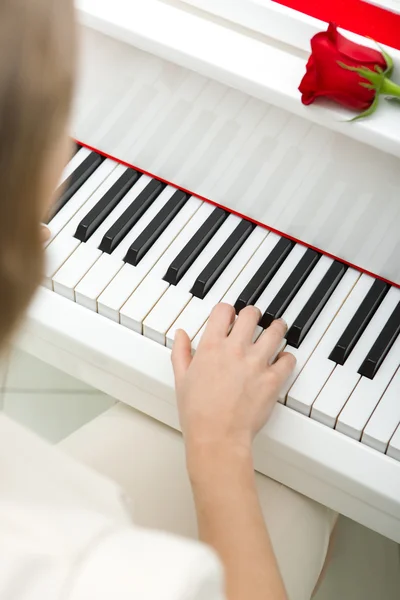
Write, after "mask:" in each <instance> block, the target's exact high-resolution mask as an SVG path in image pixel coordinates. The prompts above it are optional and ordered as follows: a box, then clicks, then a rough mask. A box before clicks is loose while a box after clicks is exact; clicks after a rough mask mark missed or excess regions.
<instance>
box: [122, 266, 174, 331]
mask: <svg viewBox="0 0 400 600" xmlns="http://www.w3.org/2000/svg"><path fill="white" fill-rule="evenodd" d="M168 287H169V284H168V283H167V282H166V281H164V280H163V279H156V278H155V277H147V278H146V279H145V280H144V281H143V282H142V283H141V284H140V285H139V287H138V288H137V290H136V291H135V293H134V294H133V296H132V297H131V298H130V299H129V300H128V302H127V303H126V304H125V305H124V306H123V307H122V308H121V311H120V322H121V325H125V327H129V329H133V331H136V332H137V333H143V326H142V323H143V321H144V320H145V318H146V316H147V315H148V313H149V312H150V311H151V309H152V308H153V306H155V304H156V303H157V302H158V301H159V300H160V298H161V297H162V295H163V294H164V293H165V292H166V291H167V289H168Z"/></svg>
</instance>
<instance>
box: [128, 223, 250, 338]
mask: <svg viewBox="0 0 400 600" xmlns="http://www.w3.org/2000/svg"><path fill="white" fill-rule="evenodd" d="M240 221H241V219H240V218H239V217H236V216H235V215H229V217H228V218H227V219H226V221H225V222H224V223H223V224H222V226H221V227H220V228H219V230H218V231H217V232H216V233H215V234H214V235H213V237H212V238H211V240H210V241H209V242H208V244H207V245H206V247H205V248H204V250H203V251H202V252H201V253H200V255H199V256H198V257H197V258H196V260H195V261H194V262H193V264H192V265H191V267H190V268H189V269H188V271H187V272H186V273H185V275H184V276H183V277H182V279H181V280H180V281H179V283H178V285H177V286H175V289H172V288H173V287H174V286H171V289H169V290H168V291H167V292H166V293H165V294H164V295H163V297H162V298H160V302H159V303H158V304H157V305H156V306H155V307H154V308H153V309H152V310H151V312H150V311H148V313H147V314H148V316H147V317H146V319H145V321H144V323H143V328H144V329H143V332H144V335H147V333H149V334H150V335H151V337H152V339H153V340H155V339H156V338H157V340H159V339H160V340H161V339H162V340H163V342H162V343H163V344H164V345H165V336H166V333H167V331H168V329H169V328H170V327H171V326H172V324H173V323H174V321H175V320H176V319H177V318H178V317H179V315H180V313H181V312H182V310H183V309H184V308H185V306H186V305H187V303H188V302H189V300H190V299H191V298H192V294H190V293H189V290H190V289H191V288H192V286H193V284H194V282H195V279H196V277H197V275H199V274H200V273H201V272H202V270H203V269H204V268H205V266H206V265H207V264H208V262H209V261H210V260H211V259H212V258H213V256H214V255H215V254H216V252H217V251H218V250H219V249H220V248H221V246H222V245H223V244H224V242H225V241H226V240H227V239H228V237H229V236H230V235H231V233H232V232H233V231H234V230H235V229H236V227H237V226H238V224H239V223H240ZM132 301H133V302H135V300H134V299H133V300H132ZM123 310H124V314H126V312H125V311H126V307H124V309H123ZM121 312H122V311H121Z"/></svg>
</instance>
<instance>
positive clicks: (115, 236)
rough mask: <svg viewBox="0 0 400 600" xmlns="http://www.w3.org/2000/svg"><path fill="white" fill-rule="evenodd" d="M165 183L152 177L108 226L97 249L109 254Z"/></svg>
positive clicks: (159, 192)
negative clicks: (118, 216)
mask: <svg viewBox="0 0 400 600" xmlns="http://www.w3.org/2000/svg"><path fill="white" fill-rule="evenodd" d="M165 186H166V184H165V183H162V182H161V181H158V180H157V179H152V181H150V183H149V184H148V185H147V186H146V187H145V188H144V190H143V191H142V192H141V193H140V194H139V195H138V196H137V198H135V200H134V201H133V202H132V204H131V205H130V206H128V208H127V209H126V211H125V212H124V213H123V214H122V215H121V216H120V218H119V219H118V220H117V221H116V222H115V223H114V225H112V227H110V229H109V230H108V231H107V233H106V234H105V235H104V237H103V239H102V240H101V243H100V246H99V250H101V251H102V252H107V254H111V252H112V251H113V250H115V248H116V247H117V246H118V244H119V243H120V241H121V240H122V239H123V238H124V237H125V235H126V234H127V233H128V231H129V230H130V229H132V227H133V226H134V225H135V223H137V222H138V221H139V219H140V217H141V216H142V215H143V214H144V213H145V212H146V210H147V209H148V208H149V206H151V205H152V203H153V202H154V200H155V199H156V198H157V196H159V195H160V194H161V192H162V191H163V189H164V188H165Z"/></svg>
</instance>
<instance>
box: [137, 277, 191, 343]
mask: <svg viewBox="0 0 400 600" xmlns="http://www.w3.org/2000/svg"><path fill="white" fill-rule="evenodd" d="M192 297H193V296H192V294H190V293H189V292H185V291H184V290H182V289H179V288H177V287H175V286H173V285H170V286H169V288H168V289H167V291H166V292H165V294H164V295H163V296H162V297H161V298H160V300H159V301H158V302H157V304H156V306H155V307H154V308H153V309H152V311H151V312H150V314H148V315H147V317H146V318H145V319H144V321H143V335H145V336H146V337H148V338H150V339H151V340H153V341H154V342H157V343H159V344H162V345H165V343H166V332H167V331H168V329H169V328H170V325H171V324H172V323H174V321H175V320H176V318H177V314H178V315H179V314H180V313H181V312H182V311H183V309H184V308H185V306H186V305H187V304H188V302H189V301H190V299H191V298H192Z"/></svg>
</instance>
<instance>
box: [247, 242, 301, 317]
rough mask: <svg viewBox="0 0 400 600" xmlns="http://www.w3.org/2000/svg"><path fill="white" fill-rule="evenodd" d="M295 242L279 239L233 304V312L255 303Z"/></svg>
mask: <svg viewBox="0 0 400 600" xmlns="http://www.w3.org/2000/svg"><path fill="white" fill-rule="evenodd" d="M294 245H295V242H292V241H291V240H288V239H286V238H281V239H280V240H279V242H278V243H277V244H276V246H275V247H274V248H273V250H271V252H270V253H269V255H268V257H267V258H266V259H265V261H264V262H263V264H262V265H261V267H260V268H259V269H258V271H257V273H256V274H255V275H254V276H253V277H252V279H251V280H250V281H249V283H248V284H247V285H246V287H245V288H244V290H243V292H242V293H241V294H240V296H239V298H238V299H237V300H236V302H235V310H236V313H237V314H238V313H239V312H240V311H241V310H242V308H244V307H245V306H248V305H249V304H254V303H255V302H257V300H258V298H259V297H260V296H261V294H262V293H263V291H264V290H265V288H266V287H267V285H268V284H269V282H270V281H271V279H272V278H273V276H274V275H275V273H276V272H277V270H278V269H279V267H280V266H281V265H282V263H283V261H284V260H285V258H286V257H287V256H288V254H289V253H290V252H291V250H292V249H293V248H294Z"/></svg>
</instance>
